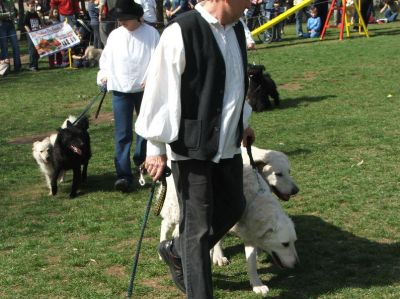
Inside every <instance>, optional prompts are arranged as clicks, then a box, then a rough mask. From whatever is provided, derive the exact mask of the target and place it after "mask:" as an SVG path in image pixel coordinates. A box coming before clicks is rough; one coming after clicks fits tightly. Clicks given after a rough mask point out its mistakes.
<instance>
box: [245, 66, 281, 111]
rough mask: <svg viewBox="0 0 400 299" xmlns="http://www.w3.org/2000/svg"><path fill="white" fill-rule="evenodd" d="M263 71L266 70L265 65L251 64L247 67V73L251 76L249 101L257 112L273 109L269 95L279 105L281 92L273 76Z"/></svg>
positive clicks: (248, 93) (248, 92)
mask: <svg viewBox="0 0 400 299" xmlns="http://www.w3.org/2000/svg"><path fill="white" fill-rule="evenodd" d="M263 71H265V67H264V66H263V65H253V64H249V65H248V67H247V74H248V76H249V90H248V91H247V101H248V102H249V104H250V106H251V107H252V108H253V111H255V112H261V111H264V110H267V109H272V104H271V102H270V100H269V96H271V97H272V98H273V99H274V104H275V106H276V107H278V106H279V93H278V90H277V88H276V84H275V82H274V80H272V78H271V76H270V75H269V74H268V73H264V72H263Z"/></svg>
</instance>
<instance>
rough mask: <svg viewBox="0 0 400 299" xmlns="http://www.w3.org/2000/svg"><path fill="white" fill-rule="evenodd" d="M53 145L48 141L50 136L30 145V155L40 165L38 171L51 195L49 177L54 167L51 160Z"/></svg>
mask: <svg viewBox="0 0 400 299" xmlns="http://www.w3.org/2000/svg"><path fill="white" fill-rule="evenodd" d="M52 151H53V146H52V144H51V141H50V137H46V138H45V139H43V140H42V141H35V142H34V143H33V146H32V155H33V157H34V158H35V160H36V162H37V164H38V165H39V167H40V171H41V172H42V173H43V174H44V177H45V178H46V183H47V186H48V187H49V189H50V193H49V194H50V195H51V182H50V178H51V175H52V174H53V171H54V168H53V163H52V160H51V155H52Z"/></svg>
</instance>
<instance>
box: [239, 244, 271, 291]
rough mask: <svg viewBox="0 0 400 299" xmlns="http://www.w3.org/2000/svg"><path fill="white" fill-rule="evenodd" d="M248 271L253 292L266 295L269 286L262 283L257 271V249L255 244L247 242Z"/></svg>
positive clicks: (245, 247)
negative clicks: (251, 244) (250, 244)
mask: <svg viewBox="0 0 400 299" xmlns="http://www.w3.org/2000/svg"><path fill="white" fill-rule="evenodd" d="M244 250H245V252H246V261H247V273H248V274H249V280H250V284H251V286H252V287H253V292H255V293H257V294H262V295H263V296H264V295H266V294H267V293H268V291H269V289H268V287H267V286H266V285H265V284H263V283H262V281H261V279H260V277H259V276H258V273H257V249H256V248H255V247H253V246H248V245H246V244H245V246H244Z"/></svg>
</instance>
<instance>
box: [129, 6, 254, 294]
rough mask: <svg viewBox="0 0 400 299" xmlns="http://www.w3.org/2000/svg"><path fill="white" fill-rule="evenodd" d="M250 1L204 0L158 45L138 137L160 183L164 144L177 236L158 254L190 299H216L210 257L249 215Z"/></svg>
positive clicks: (251, 136)
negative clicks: (245, 150) (244, 151)
mask: <svg viewBox="0 0 400 299" xmlns="http://www.w3.org/2000/svg"><path fill="white" fill-rule="evenodd" d="M249 5H250V1H249V0H205V1H202V2H200V3H198V4H197V5H196V6H195V9H194V10H193V11H190V12H187V13H183V14H182V15H180V16H178V17H176V18H175V19H174V23H173V24H171V25H170V26H168V27H167V28H166V29H165V30H164V32H163V34H162V36H161V39H160V43H159V45H158V46H157V49H156V51H155V53H154V55H153V57H152V59H151V62H150V64H149V68H148V80H147V82H146V90H145V93H144V96H143V102H142V110H141V113H140V114H139V117H138V120H137V121H136V125H135V128H136V132H137V133H138V134H140V135H141V136H143V137H144V138H146V139H147V140H148V143H147V157H146V161H145V167H146V169H147V171H148V173H149V174H150V175H151V176H152V177H153V179H158V178H160V176H161V175H162V173H163V170H164V167H165V165H166V160H167V156H166V144H169V145H170V147H171V152H172V153H171V157H170V158H171V160H172V162H171V167H172V173H173V176H174V180H175V186H176V189H177V194H178V199H179V206H180V211H181V222H180V226H179V233H180V235H179V237H178V238H175V239H174V240H168V241H163V242H161V243H160V245H159V247H158V251H159V253H160V256H161V257H162V259H163V261H164V262H165V263H166V264H167V265H168V266H169V269H170V272H171V275H172V278H173V280H174V282H175V284H176V286H177V287H178V288H179V289H180V290H181V291H182V292H184V293H186V295H187V298H189V299H194V298H195V299H211V298H213V287H212V275H211V261H210V254H209V250H210V249H211V248H212V247H213V246H214V245H215V244H216V242H217V241H219V240H220V239H221V237H222V236H223V235H224V234H225V233H226V232H227V231H228V230H229V229H230V228H231V227H232V226H233V225H234V224H235V223H236V222H237V221H238V220H239V218H240V217H241V215H242V213H243V211H244V208H245V200H244V195H243V162H242V157H241V154H240V153H241V149H240V143H242V144H243V145H244V146H246V145H247V143H252V142H253V140H254V132H253V130H252V129H251V128H250V127H249V126H248V118H249V116H250V113H251V108H250V106H249V105H248V104H247V103H245V100H244V99H245V94H246V89H247V85H248V82H247V76H246V67H247V53H246V39H245V33H244V30H243V26H242V23H241V22H238V20H239V18H240V17H241V15H242V14H243V11H244V10H245V8H246V7H248V6H249Z"/></svg>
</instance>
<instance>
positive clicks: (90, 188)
mask: <svg viewBox="0 0 400 299" xmlns="http://www.w3.org/2000/svg"><path fill="white" fill-rule="evenodd" d="M89 167H90V166H89ZM88 171H90V170H88ZM115 178H116V177H115V172H106V173H100V174H95V175H91V174H90V173H89V174H88V178H87V182H86V183H85V184H83V188H82V193H85V194H86V193H94V192H99V191H101V192H114V191H115V189H114V182H115Z"/></svg>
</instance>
